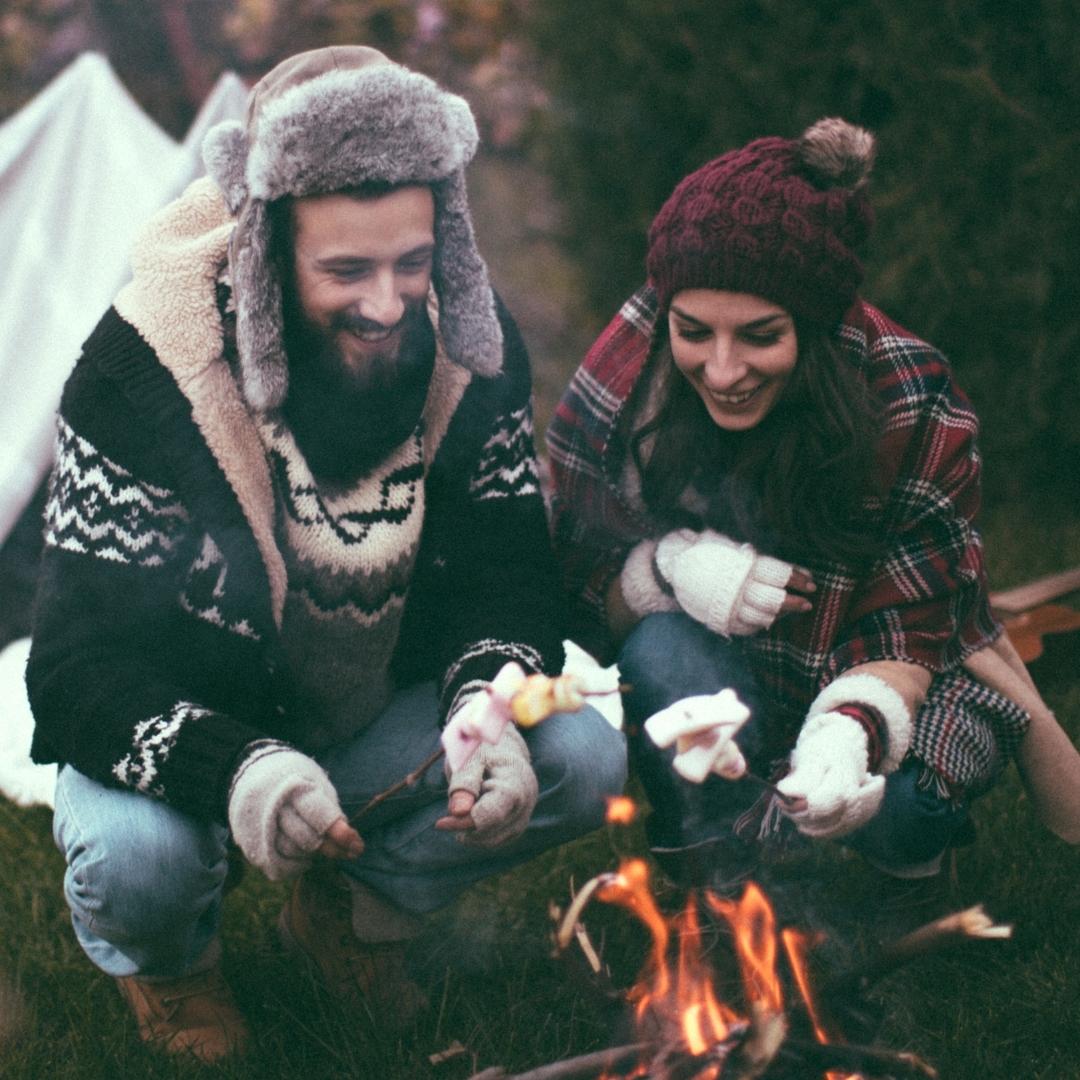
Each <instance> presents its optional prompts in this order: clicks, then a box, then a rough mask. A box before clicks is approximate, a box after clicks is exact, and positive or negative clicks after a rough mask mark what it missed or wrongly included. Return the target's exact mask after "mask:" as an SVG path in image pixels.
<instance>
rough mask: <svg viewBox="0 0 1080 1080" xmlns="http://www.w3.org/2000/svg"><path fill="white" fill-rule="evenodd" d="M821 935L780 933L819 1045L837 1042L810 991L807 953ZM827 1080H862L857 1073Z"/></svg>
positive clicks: (830, 1076)
mask: <svg viewBox="0 0 1080 1080" xmlns="http://www.w3.org/2000/svg"><path fill="white" fill-rule="evenodd" d="M822 936H823V935H821V934H801V933H799V932H798V931H797V930H791V929H784V930H781V931H780V940H781V941H782V942H783V943H784V951H785V952H786V953H787V958H788V963H789V964H790V966H791V973H792V974H793V975H794V976H795V984H796V986H798V988H799V993H800V994H801V995H802V999H803V1001H804V1002H805V1003H806V1012H807V1015H808V1016H809V1017H810V1023H811V1024H812V1025H813V1028H814V1035H815V1037H816V1038H817V1041H818V1042H819V1043H822V1044H825V1043H828V1042H834V1041H837V1040H836V1039H835V1038H832V1037H830V1033H829V1031H828V1030H827V1029H826V1027H825V1024H824V1022H823V1021H822V1019H821V1015H820V1014H819V1012H818V1009H817V1004H816V1003H815V1001H814V995H813V992H812V991H811V989H810V979H809V977H808V975H807V965H806V953H807V951H808V949H811V948H813V947H814V946H815V945H818V944H820V942H821V940H822ZM825 1080H860V1078H859V1076H858V1074H857V1073H841V1072H827V1073H826V1074H825Z"/></svg>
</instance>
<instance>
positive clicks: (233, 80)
mask: <svg viewBox="0 0 1080 1080" xmlns="http://www.w3.org/2000/svg"><path fill="white" fill-rule="evenodd" d="M245 96H246V90H245V88H244V85H243V83H242V82H241V80H240V79H239V78H238V77H237V76H236V75H234V74H232V73H231V72H230V73H227V74H225V75H223V76H222V77H221V78H220V79H219V80H218V83H217V85H216V86H215V88H214V90H213V92H212V93H211V94H210V96H209V97H208V98H207V101H206V102H205V103H204V105H203V107H202V109H201V110H200V112H199V115H198V116H197V117H196V120H195V123H194V124H193V125H192V129H191V131H190V133H189V135H188V137H187V138H186V139H185V140H184V143H183V144H178V143H177V142H176V141H175V140H174V139H172V138H171V137H170V136H169V135H167V134H166V133H165V132H164V131H162V130H161V128H159V127H158V126H157V124H155V123H154V121H153V120H151V119H150V118H149V117H148V116H147V115H146V114H145V113H144V112H143V111H142V109H140V108H139V106H138V105H137V104H136V103H135V101H134V100H133V99H132V97H131V96H130V95H129V94H128V92H127V91H126V90H125V89H124V87H123V86H122V85H121V83H120V81H119V79H117V77H116V75H115V74H114V72H113V70H112V68H111V67H110V66H109V62H108V61H107V60H106V59H105V58H104V57H103V56H100V55H98V54H96V53H86V54H84V55H83V56H81V57H80V58H79V59H78V60H76V61H75V62H74V63H72V64H71V65H70V66H69V67H68V68H66V69H65V70H64V71H63V72H62V73H61V74H60V75H58V76H57V77H56V78H55V79H54V80H53V81H52V82H51V83H50V84H49V85H48V86H47V87H46V88H45V89H44V90H42V91H41V93H40V94H38V96H37V97H36V98H34V100H33V101H31V102H30V103H29V104H28V105H26V106H25V107H24V108H23V109H22V110H21V111H20V112H18V113H16V114H15V115H14V116H13V117H11V118H10V119H8V120H7V121H6V122H5V123H4V124H2V125H0V235H2V236H3V237H5V239H6V243H5V245H4V251H3V254H2V255H0V260H2V263H0V265H2V267H3V272H2V274H0V280H2V282H3V286H2V288H0V327H2V328H3V329H2V332H0V542H2V541H3V539H4V538H5V537H6V536H7V535H8V533H9V532H10V530H11V528H12V526H13V525H14V523H15V521H16V520H17V519H18V516H19V514H20V513H21V512H22V510H23V508H24V507H25V506H26V504H27V503H28V502H29V501H30V498H31V497H32V495H33V493H34V491H35V490H36V489H37V486H38V484H39V483H40V482H41V479H42V477H43V476H44V474H45V472H46V470H47V469H48V465H49V462H50V457H51V446H52V434H53V414H54V412H55V410H56V406H57V403H58V402H59V398H60V390H61V388H62V386H63V383H64V379H65V378H66V377H67V374H68V372H69V371H70V370H71V366H72V364H73V363H74V361H75V358H76V356H77V355H78V352H79V347H80V345H81V344H82V342H83V341H84V340H85V339H86V337H87V336H88V335H89V333H90V331H91V330H92V329H93V328H94V325H95V324H96V323H97V320H98V319H99V318H100V317H101V315H102V313H103V312H104V311H105V309H106V308H107V307H108V306H109V304H110V303H111V302H112V299H113V297H114V296H115V295H116V293H117V291H118V290H119V288H120V286H121V285H122V284H123V283H124V280H125V279H126V277H127V274H128V251H129V249H130V247H131V242H132V240H133V238H134V236H135V234H136V232H137V231H138V229H139V228H140V226H142V224H143V223H144V222H145V221H146V220H147V218H149V217H150V215H151V214H153V213H154V211H155V210H157V209H159V208H160V207H161V206H163V205H164V204H165V203H166V202H168V201H169V199H171V198H172V197H173V196H175V195H177V194H179V192H180V191H181V190H182V189H183V188H184V187H185V186H186V185H187V184H188V183H189V182H190V181H191V180H193V179H194V178H195V177H196V176H198V175H199V174H200V172H201V171H202V163H201V160H200V156H199V147H200V146H201V143H202V137H203V135H205V133H206V130H207V129H208V128H209V127H210V126H212V125H213V124H214V123H216V122H217V121H218V120H223V119H228V118H239V117H241V116H242V115H243V106H244V98H245Z"/></svg>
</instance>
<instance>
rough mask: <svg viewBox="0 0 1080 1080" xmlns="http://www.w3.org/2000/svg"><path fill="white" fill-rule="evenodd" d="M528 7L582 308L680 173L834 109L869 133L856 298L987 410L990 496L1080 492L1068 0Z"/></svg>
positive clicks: (616, 286) (1075, 15) (621, 286)
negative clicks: (582, 290)
mask: <svg viewBox="0 0 1080 1080" xmlns="http://www.w3.org/2000/svg"><path fill="white" fill-rule="evenodd" d="M530 10H531V21H530V34H531V35H532V38H533V43H534V45H535V47H536V50H537V53H538V55H539V56H540V57H541V58H542V62H543V65H544V68H543V70H544V77H545V79H546V82H547V84H548V89H549V92H550V94H551V97H552V105H551V108H550V110H548V111H547V112H546V114H545V116H544V117H543V118H542V119H541V121H540V123H541V126H542V130H541V131H540V132H538V135H539V137H538V138H537V140H536V146H537V148H538V152H539V153H541V154H542V155H543V157H544V160H545V163H546V165H547V167H548V168H549V170H550V172H551V174H552V176H553V178H554V181H555V187H556V190H557V191H558V192H560V193H561V195H562V196H563V198H564V200H565V202H566V205H567V227H568V235H567V237H566V241H567V244H568V245H569V247H570V249H571V251H572V252H573V254H574V256H575V258H576V259H577V260H578V261H579V262H580V263H581V264H582V265H583V267H584V270H585V274H586V277H587V280H588V283H589V285H588V287H589V290H590V301H591V303H592V305H593V306H594V307H595V309H596V311H597V313H598V314H600V315H604V316H606V315H608V314H610V313H612V312H614V310H615V309H616V307H617V306H618V304H619V303H620V301H621V300H622V299H623V298H624V297H625V296H626V295H627V294H628V293H629V291H630V290H632V289H633V288H634V287H635V285H636V284H637V283H638V282H639V280H640V278H641V274H642V267H643V252H644V234H645V230H646V228H647V226H648V223H649V221H650V220H651V218H652V215H653V214H654V213H655V212H656V210H657V209H658V208H659V206H660V204H661V202H662V201H663V199H664V198H665V197H666V196H667V194H668V193H669V192H670V191H671V189H672V187H673V186H674V184H675V183H676V182H677V180H678V179H679V178H680V177H681V176H683V175H684V174H685V173H687V172H688V171H690V170H691V169H693V168H696V167H697V166H698V165H700V164H701V163H702V162H704V161H706V160H708V159H709V158H710V157H713V156H715V155H716V154H718V153H722V152H723V151H724V150H726V149H729V148H731V147H733V146H737V145H740V144H741V143H743V142H745V141H747V140H748V139H750V138H753V137H755V136H758V135H763V134H781V135H789V136H794V135H797V134H798V133H799V132H800V131H802V130H803V129H804V128H805V127H806V126H807V125H808V124H809V123H811V122H813V121H814V120H816V119H817V118H819V117H821V116H827V115H840V116H844V117H846V118H848V119H850V120H853V121H855V122H857V123H860V124H863V125H865V126H867V127H869V128H871V129H872V130H874V131H875V132H876V133H877V135H878V140H879V152H878V163H877V168H876V171H875V177H874V181H873V187H872V193H873V198H874V203H875V206H876V209H877V213H878V227H877V231H876V233H875V234H874V237H873V242H872V250H871V251H870V252H868V279H867V283H866V285H865V288H864V295H865V296H866V297H867V298H868V299H870V300H871V301H872V302H874V303H876V304H878V305H879V306H880V307H882V308H883V309H884V310H886V311H887V312H888V313H889V314H891V315H892V316H893V317H894V318H896V319H898V320H899V321H900V322H902V323H904V324H905V325H907V326H909V327H910V328H911V329H912V330H914V331H916V332H917V333H919V334H921V335H923V336H925V337H926V338H927V339H929V340H930V341H932V342H933V343H934V344H936V345H937V346H939V347H940V348H941V349H942V350H943V351H944V352H945V353H946V354H947V355H948V356H949V357H950V358H951V360H952V362H953V364H954V366H955V368H956V370H957V372H958V374H959V377H960V380H961V382H962V384H963V385H964V386H965V388H966V389H967V391H968V393H969V394H970V396H971V397H972V398H973V400H974V401H975V404H976V406H977V408H978V410H979V412H980V415H981V417H982V420H983V438H982V443H983V447H984V452H985V456H986V459H987V487H988V493H989V494H991V495H992V496H993V497H995V498H996V499H1000V498H1003V497H1015V496H1016V495H1018V494H1019V493H1020V492H1021V491H1024V490H1027V491H1030V492H1038V493H1045V494H1046V495H1048V496H1049V495H1050V494H1051V493H1056V494H1058V495H1060V494H1067V495H1069V496H1070V497H1072V498H1073V499H1075V498H1077V497H1080V378H1078V377H1077V373H1076V366H1077V362H1078V360H1080V356H1078V353H1080V273H1078V268H1080V259H1078V257H1077V252H1078V251H1080V219H1078V214H1077V209H1078V194H1077V192H1078V182H1080V181H1078V178H1080V5H1077V4H1076V3H1075V0H1025V2H1023V3H1020V2H1018V0H972V2H966V3H965V2H960V0H909V2H907V3H891V2H888V0H879V2H868V0H832V2H823V0H822V2H817V3H813V2H799V0H788V2H782V0H683V2H672V3H658V2H656V0H589V2H588V3H566V2H558V0H546V2H545V0H538V2H537V3H535V4H533V5H531V6H530ZM1073 505H1076V504H1075V502H1074V503H1073Z"/></svg>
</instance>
